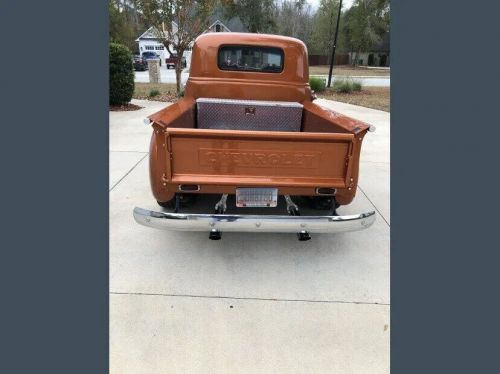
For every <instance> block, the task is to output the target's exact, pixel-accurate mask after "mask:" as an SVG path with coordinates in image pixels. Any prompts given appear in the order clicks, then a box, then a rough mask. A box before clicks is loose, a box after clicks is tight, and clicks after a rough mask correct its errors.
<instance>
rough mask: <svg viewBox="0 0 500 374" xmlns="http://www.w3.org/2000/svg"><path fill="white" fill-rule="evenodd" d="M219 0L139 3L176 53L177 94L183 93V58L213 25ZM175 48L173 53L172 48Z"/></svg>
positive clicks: (147, 0) (148, 0)
mask: <svg viewBox="0 0 500 374" xmlns="http://www.w3.org/2000/svg"><path fill="white" fill-rule="evenodd" d="M216 3H217V1H216V0H201V1H196V0H138V1H137V5H138V6H139V8H140V9H141V11H142V14H143V16H144V18H145V19H146V20H147V21H148V22H149V24H150V25H151V26H153V29H154V32H155V36H156V37H157V38H158V40H159V41H160V42H161V43H162V44H163V45H164V46H165V48H166V50H167V51H168V53H169V54H170V55H172V54H173V50H175V52H176V54H177V56H178V58H177V61H176V63H175V79H176V85H177V94H180V93H181V73H182V69H183V66H182V56H183V55H184V52H185V51H186V50H187V49H188V48H190V47H191V43H192V42H193V41H194V40H195V39H196V37H197V36H198V35H200V34H201V33H203V32H204V31H206V30H207V28H208V27H209V26H210V15H211V14H212V11H213V9H214V7H215V5H216ZM171 47H172V48H173V50H172V49H171Z"/></svg>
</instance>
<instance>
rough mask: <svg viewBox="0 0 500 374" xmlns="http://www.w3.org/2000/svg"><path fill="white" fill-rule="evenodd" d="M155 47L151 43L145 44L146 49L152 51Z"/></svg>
mask: <svg viewBox="0 0 500 374" xmlns="http://www.w3.org/2000/svg"><path fill="white" fill-rule="evenodd" d="M154 50H155V47H154V46H153V45H147V46H146V51H154Z"/></svg>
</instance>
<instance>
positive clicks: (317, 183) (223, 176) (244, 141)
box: [166, 128, 354, 188]
mask: <svg viewBox="0 0 500 374" xmlns="http://www.w3.org/2000/svg"><path fill="white" fill-rule="evenodd" d="M353 139H354V135H352V134H336V133H304V132H297V133H290V132H266V131H234V130H231V131H228V130H206V129H181V128H167V131H166V145H167V151H168V152H167V155H168V156H169V158H170V160H167V178H168V179H169V180H171V182H172V183H179V184H191V183H192V184H220V185H248V186H296V187H299V186H302V187H306V186H313V187H339V188H342V187H347V183H346V181H348V180H349V178H350V170H351V169H352V165H351V164H352V161H351V160H352V157H350V156H351V154H352V150H353ZM168 156H167V157H168Z"/></svg>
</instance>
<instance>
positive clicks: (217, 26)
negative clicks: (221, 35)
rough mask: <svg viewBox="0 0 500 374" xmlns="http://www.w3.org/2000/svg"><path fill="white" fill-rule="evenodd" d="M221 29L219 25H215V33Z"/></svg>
mask: <svg viewBox="0 0 500 374" xmlns="http://www.w3.org/2000/svg"><path fill="white" fill-rule="evenodd" d="M221 31H222V29H221V27H220V25H219V24H217V25H215V32H221Z"/></svg>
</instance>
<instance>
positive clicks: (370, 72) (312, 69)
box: [309, 65, 391, 77]
mask: <svg viewBox="0 0 500 374" xmlns="http://www.w3.org/2000/svg"><path fill="white" fill-rule="evenodd" d="M329 70H330V66H328V65H317V66H309V75H316V74H317V75H328V71H329ZM333 75H350V76H353V77H355V76H358V77H361V76H363V77H367V76H372V77H373V76H377V77H379V76H380V77H390V76H391V71H390V70H389V69H368V68H366V67H364V66H358V67H355V68H354V67H352V66H350V65H340V66H334V67H333Z"/></svg>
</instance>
